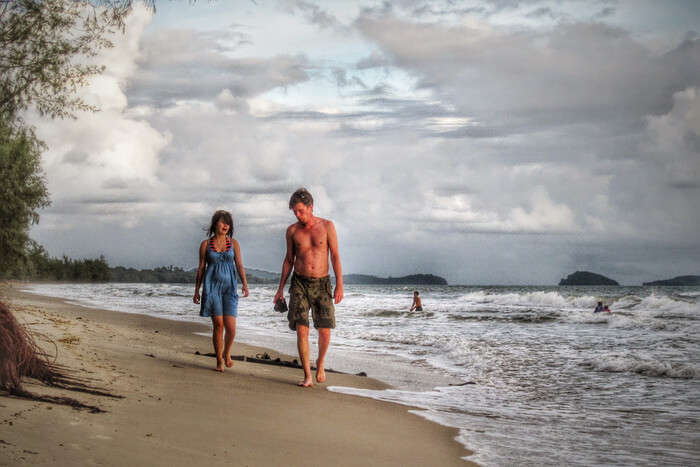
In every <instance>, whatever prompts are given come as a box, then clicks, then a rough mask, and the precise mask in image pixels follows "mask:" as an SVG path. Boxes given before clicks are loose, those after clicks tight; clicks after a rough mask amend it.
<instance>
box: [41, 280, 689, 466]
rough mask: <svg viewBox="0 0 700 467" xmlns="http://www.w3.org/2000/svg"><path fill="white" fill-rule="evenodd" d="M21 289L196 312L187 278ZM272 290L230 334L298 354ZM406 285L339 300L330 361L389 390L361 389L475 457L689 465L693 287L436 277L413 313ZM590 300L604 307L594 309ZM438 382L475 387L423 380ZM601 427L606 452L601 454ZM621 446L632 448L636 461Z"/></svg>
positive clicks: (155, 310) (255, 299)
mask: <svg viewBox="0 0 700 467" xmlns="http://www.w3.org/2000/svg"><path fill="white" fill-rule="evenodd" d="M30 288H32V289H33V290H34V291H36V292H39V293H43V294H47V295H53V296H61V297H63V298H66V299H69V300H72V301H74V302H77V303H81V304H90V305H93V306H100V307H103V308H107V309H114V310H118V311H130V312H137V313H145V314H152V315H155V316H160V317H167V318H171V319H178V318H179V319H192V320H199V321H201V319H200V318H199V316H198V307H197V306H196V305H194V304H193V303H192V300H191V292H192V286H191V285H172V284H171V285H166V284H61V285H55V284H54V285H52V284H46V285H36V286H30ZM275 290H276V286H275V285H253V286H252V289H251V295H250V297H248V298H247V299H242V300H241V301H240V303H239V320H238V325H239V333H238V336H240V337H241V338H243V339H246V338H247V340H246V342H247V343H251V344H256V343H257V344H259V345H265V346H272V347H278V348H277V350H282V351H287V352H291V353H294V352H295V339H294V335H293V333H291V332H290V331H289V329H288V328H287V324H286V319H285V318H284V316H282V315H279V314H277V313H275V312H273V311H272V309H271V301H272V297H273V296H274V293H275ZM412 290H413V289H412V288H408V287H388V286H387V287H376V286H369V287H365V286H346V291H345V292H346V295H345V299H344V300H343V302H342V303H341V304H340V305H338V306H337V308H336V319H337V322H338V328H337V329H335V330H334V334H333V347H332V349H331V352H330V355H329V360H332V364H333V368H335V369H339V370H344V371H352V372H357V371H360V370H368V371H369V372H371V375H372V376H375V377H379V378H382V377H383V376H384V377H385V378H386V375H387V374H388V373H391V376H390V377H389V378H390V379H388V381H390V382H392V383H393V384H395V385H397V386H398V388H397V389H396V390H394V391H393V392H392V391H376V392H373V393H368V392H362V394H361V395H365V396H368V397H375V398H378V399H382V400H390V401H392V402H400V403H405V404H407V405H412V406H416V407H423V408H425V411H422V415H423V416H426V417H428V418H432V419H435V420H436V421H440V422H441V423H446V424H449V425H451V426H456V427H458V428H459V429H460V437H459V439H460V440H462V441H464V442H465V443H466V444H467V445H468V447H470V448H475V449H476V450H477V454H476V456H475V457H472V458H471V459H472V460H477V461H479V462H480V463H482V464H484V465H506V464H510V463H512V462H511V461H512V460H513V459H517V460H518V463H520V464H523V465H525V464H542V463H543V462H542V460H543V459H545V458H546V459H548V460H550V461H551V462H550V463H551V464H560V465H561V464H577V463H578V464H585V465H594V464H595V465H597V464H606V465H625V464H630V463H635V464H660V463H674V464H678V465H681V464H687V459H688V455H689V454H688V452H689V451H688V449H685V450H683V449H680V450H679V448H678V444H674V443H676V441H677V440H678V439H685V440H689V439H693V438H692V437H693V436H695V431H696V426H695V425H694V424H693V423H690V422H687V421H686V419H687V418H688V414H689V413H696V412H697V411H698V410H700V407H698V406H699V405H700V403H699V402H698V398H697V397H696V396H693V394H697V393H698V386H697V385H698V384H699V383H700V378H698V368H699V367H700V338H699V337H698V336H700V312H699V310H698V303H697V301H698V299H697V297H698V296H700V288H696V289H694V288H688V289H687V290H685V289H684V290H683V293H682V294H681V293H679V292H678V291H677V290H675V289H674V290H673V291H668V292H667V293H666V292H665V291H664V290H657V289H651V288H641V287H636V288H628V287H619V288H605V287H601V288H595V287H590V288H585V289H575V288H556V287H546V288H536V287H484V288H478V287H432V288H424V289H421V296H422V297H423V306H424V309H425V311H424V312H422V313H415V312H409V311H408V308H409V307H410V304H411V297H412ZM693 294H694V295H693ZM598 301H603V302H604V303H606V304H609V305H610V306H611V309H612V311H613V312H612V313H593V312H592V311H593V308H594V306H595V304H596V303H597V302H598ZM313 336H314V337H315V333H313ZM314 337H312V348H313V349H315V345H314V344H315V343H314V341H313V338H314ZM282 342H284V346H282V344H281V343H282ZM285 346H286V347H285ZM639 349H644V350H645V353H641V351H640V350H639ZM353 355H355V356H357V355H361V358H360V360H358V359H357V358H355V357H353ZM353 358H355V360H352V359H353ZM351 361H354V362H355V363H348V362H351ZM358 361H359V362H361V363H360V364H359V367H358V366H357V365H356V363H357V362H358ZM343 365H346V366H345V367H344V366H343ZM348 365H349V366H348ZM352 365H356V367H353V366H352ZM382 365H383V366H382ZM382 368H383V369H382ZM380 369H382V370H380ZM387 369H390V370H387ZM372 372H376V373H372ZM418 380H419V381H418ZM437 380H439V381H440V383H437V384H438V385H442V384H449V383H452V382H459V381H462V382H465V383H474V384H467V385H465V386H457V387H449V388H434V389H433V390H428V391H424V390H423V389H426V388H433V387H434V386H435V385H436V381H437ZM445 381H447V382H446V383H445ZM358 394H360V392H358ZM635 397H636V399H635V400H634V401H632V400H631V399H633V398H635ZM610 407H624V408H625V414H628V413H630V411H631V412H633V413H634V415H633V416H627V415H624V416H620V415H619V414H618V413H617V412H616V411H614V410H613V411H611V410H609V409H610ZM636 407H641V408H642V409H643V410H641V409H640V411H638V412H635V410H636ZM658 413H664V417H662V418H659V417H658V416H656V415H655V414H658ZM674 417H675V418H674ZM683 417H685V418H683ZM678 420H681V421H680V422H679V421H678ZM553 423H554V424H555V425H556V429H552V426H553V425H552V424H553ZM601 437H603V438H605V439H606V443H608V447H609V449H606V450H605V451H604V453H605V454H604V455H603V456H597V454H596V453H600V452H601V450H600V449H599V442H600V439H601ZM686 444H691V443H686ZM531 446H536V447H537V448H536V449H533V448H531ZM672 446H675V447H672ZM629 452H635V453H636V454H635V456H637V457H635V458H634V462H631V461H630V458H629V457H628V456H627V455H626V454H624V453H629ZM618 453H622V454H618Z"/></svg>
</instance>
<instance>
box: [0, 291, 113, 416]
mask: <svg viewBox="0 0 700 467" xmlns="http://www.w3.org/2000/svg"><path fill="white" fill-rule="evenodd" d="M69 371H70V370H69V369H68V368H66V367H63V366H61V365H57V364H56V363H54V362H52V361H51V360H50V358H49V356H48V355H47V354H46V353H45V352H43V351H42V350H41V349H40V348H39V347H38V346H37V345H36V342H35V341H34V337H33V336H32V334H31V333H30V332H29V331H28V330H27V329H26V328H25V327H24V326H22V325H21V324H20V323H19V322H18V321H17V320H16V319H15V317H14V315H13V314H12V312H11V311H10V310H9V308H8V307H7V306H6V305H5V304H4V303H2V302H0V391H5V392H7V394H8V395H10V396H15V397H21V398H25V399H31V400H36V401H42V402H50V403H53V404H61V405H68V406H71V407H73V408H75V409H86V410H89V411H90V412H92V413H100V412H104V410H102V409H100V408H99V407H96V406H93V405H87V404H83V403H82V402H80V401H78V400H75V399H72V398H70V397H58V396H43V395H38V394H34V393H31V392H29V391H27V390H26V389H24V387H22V379H23V378H33V379H35V380H37V381H40V382H42V383H44V384H46V385H47V386H51V387H55V388H59V389H67V390H70V391H76V392H83V393H87V394H92V395H97V396H106V397H114V398H121V397H122V396H117V395H114V394H111V393H109V392H105V391H103V390H101V389H100V388H95V387H92V386H89V385H88V384H87V381H86V380H85V379H81V378H77V377H75V376H71V375H70V374H69Z"/></svg>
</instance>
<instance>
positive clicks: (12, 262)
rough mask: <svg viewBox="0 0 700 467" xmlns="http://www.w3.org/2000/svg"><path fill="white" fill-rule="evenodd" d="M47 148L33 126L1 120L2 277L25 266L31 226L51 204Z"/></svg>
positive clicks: (0, 222) (0, 241)
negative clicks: (43, 160) (44, 165)
mask: <svg viewBox="0 0 700 467" xmlns="http://www.w3.org/2000/svg"><path fill="white" fill-rule="evenodd" d="M43 147H44V146H43V143H41V141H39V140H38V139H37V138H36V136H35V135H34V132H33V131H32V130H31V129H30V128H25V127H20V128H16V127H13V126H12V125H11V124H9V122H7V121H6V120H1V121H0V180H2V183H1V184H0V252H2V254H0V278H2V277H3V276H4V277H7V276H11V275H14V274H16V273H18V272H19V271H21V270H23V269H25V266H26V262H27V247H28V246H29V244H30V243H29V227H30V225H31V224H34V223H36V222H39V209H41V208H43V207H46V206H48V205H49V204H50V201H49V192H48V190H47V188H46V181H45V179H44V175H43V172H42V170H41V151H42V150H43Z"/></svg>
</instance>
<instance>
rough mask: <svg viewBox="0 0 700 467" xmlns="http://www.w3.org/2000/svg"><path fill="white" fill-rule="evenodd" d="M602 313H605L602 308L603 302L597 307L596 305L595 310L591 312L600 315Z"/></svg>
mask: <svg viewBox="0 0 700 467" xmlns="http://www.w3.org/2000/svg"><path fill="white" fill-rule="evenodd" d="M602 311H605V307H604V306H603V302H598V305H596V307H595V310H593V313H600V312H602Z"/></svg>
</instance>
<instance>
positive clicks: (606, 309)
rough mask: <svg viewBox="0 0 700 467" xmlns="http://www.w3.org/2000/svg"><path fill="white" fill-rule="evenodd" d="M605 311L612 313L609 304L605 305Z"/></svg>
mask: <svg viewBox="0 0 700 467" xmlns="http://www.w3.org/2000/svg"><path fill="white" fill-rule="evenodd" d="M605 312H606V313H610V307H609V306H608V305H605Z"/></svg>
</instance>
